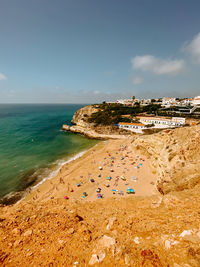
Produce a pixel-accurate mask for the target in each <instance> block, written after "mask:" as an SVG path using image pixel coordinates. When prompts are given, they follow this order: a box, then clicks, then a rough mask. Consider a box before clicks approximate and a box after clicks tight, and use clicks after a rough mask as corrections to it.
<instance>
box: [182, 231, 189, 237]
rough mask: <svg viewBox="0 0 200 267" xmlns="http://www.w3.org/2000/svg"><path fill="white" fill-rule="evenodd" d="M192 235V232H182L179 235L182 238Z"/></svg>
mask: <svg viewBox="0 0 200 267" xmlns="http://www.w3.org/2000/svg"><path fill="white" fill-rule="evenodd" d="M191 234H192V230H184V231H183V232H182V233H181V234H180V237H184V236H186V235H191Z"/></svg>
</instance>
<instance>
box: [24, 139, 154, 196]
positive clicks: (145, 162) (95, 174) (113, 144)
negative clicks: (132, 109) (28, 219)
mask: <svg viewBox="0 0 200 267" xmlns="http://www.w3.org/2000/svg"><path fill="white" fill-rule="evenodd" d="M100 167H101V168H102V169H100ZM108 177H111V178H112V179H111V180H108ZM91 179H94V181H93V180H92V181H93V182H91ZM156 179H157V177H156V176H155V175H153V173H152V171H151V161H150V159H148V158H146V157H144V156H141V155H140V154H138V152H135V151H133V149H132V144H131V140H112V141H104V142H101V143H99V144H98V145H97V146H95V147H93V148H92V149H90V150H89V151H88V152H87V153H86V154H85V155H83V156H82V157H81V158H78V159H76V160H74V161H72V162H70V163H68V164H66V165H64V166H63V167H62V168H61V170H60V171H59V173H58V175H57V176H56V177H55V178H53V179H51V180H47V181H45V182H44V183H43V184H41V185H40V186H38V188H36V189H35V190H34V191H33V192H32V193H31V194H30V195H28V196H27V197H26V199H25V200H35V201H38V200H42V201H43V200H45V201H46V200H48V199H57V198H64V197H65V196H67V197H68V198H69V199H68V200H66V201H75V200H81V201H94V200H96V199H98V198H97V194H98V193H100V194H101V195H102V197H103V198H108V197H112V196H113V197H119V198H124V197H127V196H130V195H131V194H127V189H128V187H129V188H131V189H134V191H135V193H134V195H135V196H143V197H144V196H151V195H154V194H157V191H156V189H155V182H156ZM77 184H79V186H77ZM97 188H100V192H97ZM83 192H86V193H87V196H86V197H85V198H84V197H83Z"/></svg>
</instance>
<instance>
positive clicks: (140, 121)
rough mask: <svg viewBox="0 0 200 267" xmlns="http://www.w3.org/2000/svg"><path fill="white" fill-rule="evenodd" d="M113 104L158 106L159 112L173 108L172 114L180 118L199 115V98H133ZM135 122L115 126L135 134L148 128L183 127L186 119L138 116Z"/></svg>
mask: <svg viewBox="0 0 200 267" xmlns="http://www.w3.org/2000/svg"><path fill="white" fill-rule="evenodd" d="M115 103H118V104H121V105H125V106H135V105H141V106H145V105H149V104H160V105H161V108H160V110H161V111H166V110H169V109H170V108H174V110H173V112H174V113H176V114H177V116H182V115H184V114H185V115H186V114H192V113H194V114H200V112H199V111H200V96H196V97H194V98H182V99H180V98H170V97H163V98H159V99H137V98H135V97H133V98H132V99H119V100H117V101H116V102H115ZM136 121H137V122H133V123H132V122H119V123H118V124H117V126H118V127H119V128H122V129H125V130H130V131H132V132H136V133H142V132H143V130H145V129H149V128H171V127H181V126H183V125H185V123H186V119H185V118H184V117H159V116H155V115H147V114H145V115H138V116H137V117H136Z"/></svg>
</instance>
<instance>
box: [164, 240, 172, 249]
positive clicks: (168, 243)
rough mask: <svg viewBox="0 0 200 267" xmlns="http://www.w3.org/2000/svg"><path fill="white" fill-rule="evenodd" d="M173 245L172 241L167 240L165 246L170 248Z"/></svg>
mask: <svg viewBox="0 0 200 267" xmlns="http://www.w3.org/2000/svg"><path fill="white" fill-rule="evenodd" d="M170 247H171V242H170V241H169V240H165V248H166V249H170Z"/></svg>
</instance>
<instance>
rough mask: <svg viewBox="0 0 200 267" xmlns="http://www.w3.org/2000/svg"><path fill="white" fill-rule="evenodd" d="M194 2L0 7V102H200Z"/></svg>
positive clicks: (197, 6)
mask: <svg viewBox="0 0 200 267" xmlns="http://www.w3.org/2000/svg"><path fill="white" fill-rule="evenodd" d="M199 11H200V1H199V0H167V1H166V0H0V103H99V102H102V101H104V100H105V101H113V100H116V99H121V98H123V99H124V98H130V97H131V96H133V95H134V96H136V97H137V98H157V97H164V96H169V97H194V96H196V95H200V15H199Z"/></svg>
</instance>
